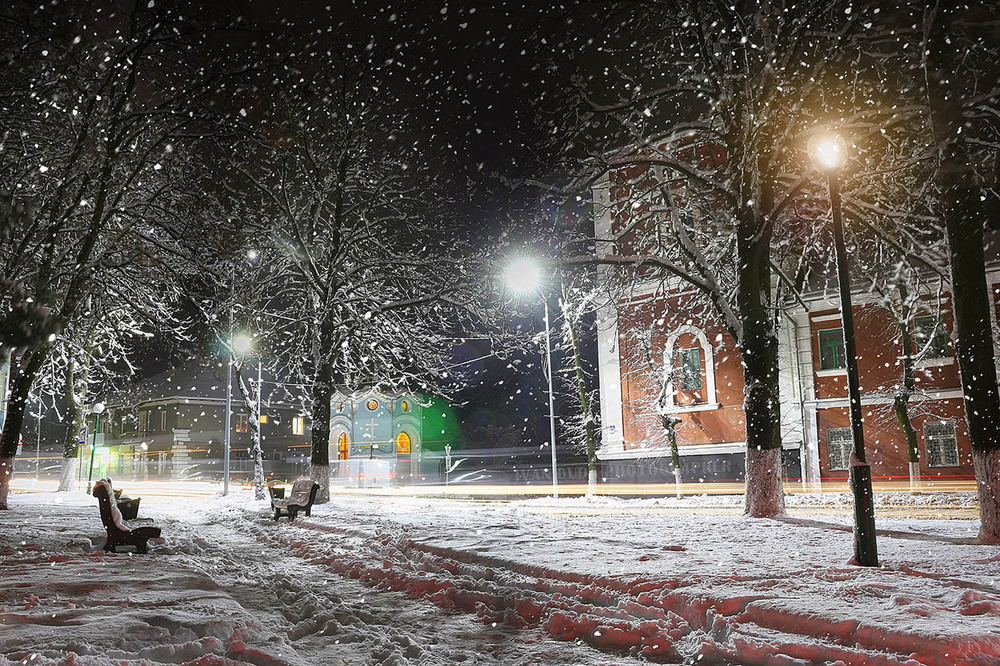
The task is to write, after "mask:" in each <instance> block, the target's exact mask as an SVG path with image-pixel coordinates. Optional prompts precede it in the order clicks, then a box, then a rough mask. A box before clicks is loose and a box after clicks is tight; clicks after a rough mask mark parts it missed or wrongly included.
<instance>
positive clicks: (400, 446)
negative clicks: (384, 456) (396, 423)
mask: <svg viewBox="0 0 1000 666" xmlns="http://www.w3.org/2000/svg"><path fill="white" fill-rule="evenodd" d="M409 452H410V436H409V435H407V434H406V433H405V432H400V433H399V435H397V436H396V453H409Z"/></svg>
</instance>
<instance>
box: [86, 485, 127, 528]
mask: <svg viewBox="0 0 1000 666" xmlns="http://www.w3.org/2000/svg"><path fill="white" fill-rule="evenodd" d="M93 494H94V497H96V498H97V502H98V504H100V505H101V522H102V523H104V528H105V529H111V526H112V525H113V526H114V527H117V528H118V529H119V530H121V531H122V532H128V531H129V529H128V527H127V526H126V525H125V521H123V520H122V512H121V510H120V509H119V508H118V502H117V501H116V500H115V493H114V490H112V488H111V479H101V480H100V481H98V482H97V483H95V484H94V493H93Z"/></svg>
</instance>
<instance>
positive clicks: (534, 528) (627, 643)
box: [0, 494, 1000, 665]
mask: <svg viewBox="0 0 1000 666" xmlns="http://www.w3.org/2000/svg"><path fill="white" fill-rule="evenodd" d="M52 497H53V496H52V495H42V494H38V495H33V496H32V495H20V496H18V498H17V499H18V500H22V501H23V502H24V503H25V504H27V508H22V509H20V511H19V512H12V513H10V514H7V515H4V516H2V517H0V573H2V575H3V576H4V580H5V581H18V580H23V581H24V582H23V584H20V583H15V585H14V586H8V587H7V588H6V589H5V591H3V592H0V629H2V632H0V655H5V657H4V656H0V664H5V663H7V660H9V661H13V662H17V661H18V660H22V659H24V660H25V661H24V663H62V662H61V660H62V658H64V657H65V656H66V654H67V653H68V652H74V653H75V654H76V655H80V656H79V657H78V658H77V659H76V662H75V663H79V664H91V663H93V664H97V663H100V664H104V663H110V662H111V661H112V660H113V661H115V662H119V661H122V660H138V661H137V662H136V663H183V662H187V661H193V660H198V662H197V663H200V664H214V663H233V662H232V661H228V662H227V661H226V659H227V658H228V659H230V660H234V661H238V662H242V663H256V664H262V665H269V664H394V665H396V664H398V665H403V664H428V665H430V664H435V665H436V664H454V663H465V664H529V663H552V664H566V665H569V664H587V665H590V664H593V665H597V664H638V663H642V662H647V661H656V662H665V663H678V662H689V663H690V662H694V661H698V663H774V664H778V663H780V664H804V663H831V662H835V661H837V660H840V661H841V662H842V663H845V664H903V663H906V664H910V665H915V664H919V663H924V664H959V663H969V664H998V663H1000V550H998V549H996V548H990V547H981V546H972V545H966V544H965V543H963V542H966V541H968V539H969V538H970V536H971V535H973V534H974V530H975V525H974V524H973V523H971V522H968V521H947V522H942V521H937V522H935V521H912V520H906V521H904V520H891V521H880V524H879V527H880V528H882V529H887V530H894V531H895V532H894V533H890V534H894V535H893V536H883V537H882V538H881V539H880V543H879V546H880V551H881V553H882V557H883V560H884V566H883V567H882V568H881V569H877V570H869V569H861V568H857V567H851V566H849V565H846V564H845V560H846V559H847V556H848V555H849V553H850V538H851V537H850V533H849V532H848V531H845V530H844V529H843V527H844V525H843V521H842V520H839V521H838V520H837V519H834V518H830V517H826V516H824V517H818V518H816V519H814V520H802V519H798V518H789V519H786V521H761V520H756V521H750V520H746V519H743V518H734V517H728V516H703V515H698V516H662V515H648V513H646V514H644V513H642V512H639V513H631V512H630V511H629V508H628V507H629V506H635V507H637V508H641V507H642V505H641V504H638V503H633V504H631V505H630V504H629V503H621V504H620V505H617V506H607V507H606V508H607V509H608V510H609V511H610V510H612V509H614V510H616V511H617V513H615V514H614V515H599V516H593V515H591V516H565V515H549V514H550V513H551V512H552V511H553V507H552V506H551V505H546V503H544V502H527V503H522V504H512V505H498V504H487V503H477V502H468V503H459V502H450V503H447V502H442V501H433V500H406V499H394V500H383V501H374V500H373V499H372V498H349V497H338V498H336V501H335V502H333V503H331V504H327V505H324V506H321V507H317V508H316V510H315V511H314V513H313V516H312V517H311V518H300V519H299V520H297V521H296V522H295V523H292V524H289V523H287V522H286V521H285V520H282V521H281V522H280V523H277V524H275V523H274V522H273V521H271V520H270V519H268V518H267V517H266V506H265V505H264V504H262V503H255V502H253V501H252V500H249V499H248V498H247V497H246V496H245V495H243V496H236V497H231V498H229V499H227V500H172V501H169V502H162V501H158V500H156V501H154V503H153V504H151V505H150V507H149V508H148V510H147V507H146V505H145V504H144V505H143V512H142V513H143V514H144V515H149V516H151V517H153V518H155V519H156V520H157V522H158V523H159V524H161V526H163V527H164V535H165V537H166V538H167V539H166V544H164V545H161V546H159V547H157V548H155V550H154V554H153V556H152V557H149V558H142V557H138V556H137V557H129V556H127V555H118V556H108V555H103V554H101V553H99V552H97V553H94V552H91V551H92V550H93V546H92V545H91V544H90V542H89V541H85V540H83V539H82V538H81V535H88V536H95V537H96V536H97V534H98V533H99V532H100V523H99V520H98V519H97V517H96V507H94V506H92V505H90V504H89V503H87V502H86V499H87V498H84V497H72V498H57V499H61V500H62V501H63V504H61V505H57V504H53V503H52V502H51V498H52ZM46 499H49V501H48V502H46ZM576 501H577V502H581V501H580V500H576ZM19 503H20V502H19ZM612 504H614V503H612ZM562 506H563V507H566V506H569V507H572V504H570V503H562ZM45 525H48V527H42V526H45ZM95 528H96V529H95ZM15 538H20V540H23V541H24V542H25V543H24V544H21V545H19V546H17V545H16V544H17V542H15V541H13V540H14V539H15ZM102 618H111V619H112V621H111V622H103V623H102V622H101V620H102ZM3 625H6V626H3ZM32 654H36V655H38V656H37V657H35V658H34V659H31V658H30V657H31V655H32ZM908 659H912V661H907V660H908Z"/></svg>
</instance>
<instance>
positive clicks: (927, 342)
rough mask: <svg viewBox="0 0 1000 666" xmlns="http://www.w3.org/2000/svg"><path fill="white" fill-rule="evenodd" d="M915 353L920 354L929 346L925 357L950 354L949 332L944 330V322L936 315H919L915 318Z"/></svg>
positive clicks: (938, 356) (941, 356)
mask: <svg viewBox="0 0 1000 666" xmlns="http://www.w3.org/2000/svg"><path fill="white" fill-rule="evenodd" d="M913 346H914V347H915V349H914V350H913V351H914V353H917V354H919V353H920V352H921V351H923V350H924V348H925V347H926V348H927V354H925V355H924V358H943V357H945V356H948V334H947V332H946V331H945V330H944V322H942V321H941V320H940V319H939V318H937V317H934V316H928V317H917V318H916V319H914V320H913Z"/></svg>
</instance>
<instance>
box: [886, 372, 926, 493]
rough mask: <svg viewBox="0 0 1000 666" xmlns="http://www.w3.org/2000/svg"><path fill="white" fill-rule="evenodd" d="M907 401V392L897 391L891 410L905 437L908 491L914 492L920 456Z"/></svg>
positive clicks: (918, 485)
mask: <svg viewBox="0 0 1000 666" xmlns="http://www.w3.org/2000/svg"><path fill="white" fill-rule="evenodd" d="M909 402H910V396H909V394H908V393H906V392H901V393H897V394H896V397H895V398H894V399H893V401H892V410H893V412H895V414H896V422H897V423H899V428H900V430H902V431H903V436H904V437H905V438H906V451H907V457H908V459H909V462H910V492H915V491H916V490H918V489H919V488H920V456H919V453H918V449H917V431H916V430H914V429H913V423H912V422H911V421H910V410H909Z"/></svg>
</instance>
